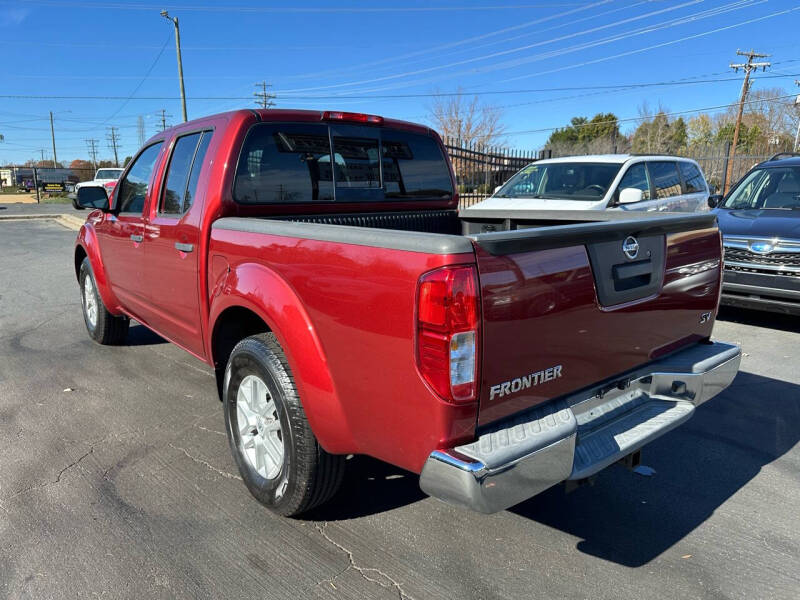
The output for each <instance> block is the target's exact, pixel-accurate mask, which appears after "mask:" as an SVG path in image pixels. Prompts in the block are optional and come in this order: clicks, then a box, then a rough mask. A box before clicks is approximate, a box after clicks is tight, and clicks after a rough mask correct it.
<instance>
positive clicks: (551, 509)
mask: <svg viewBox="0 0 800 600" xmlns="http://www.w3.org/2000/svg"><path fill="white" fill-rule="evenodd" d="M799 422H800V386H798V385H795V384H793V383H789V382H785V381H780V380H776V379H771V378H767V377H761V376H759V375H754V374H752V373H745V372H740V373H739V375H738V376H737V378H736V380H735V382H734V384H733V385H732V386H731V388H729V389H728V390H726V391H725V392H723V393H722V394H721V395H719V396H717V397H716V398H714V399H712V400H710V401H709V402H707V403H706V404H704V405H703V406H701V407H700V408H698V409H697V411H696V413H695V415H694V417H693V418H692V419H690V420H689V421H688V422H687V423H685V424H684V425H682V426H680V427H678V428H677V429H675V430H673V431H671V432H669V433H667V434H666V435H664V436H663V437H661V438H659V439H658V440H656V441H655V442H653V443H651V444H650V445H648V446H647V447H645V448H644V449H643V451H642V464H644V465H647V466H650V467H653V468H654V469H655V475H653V476H652V477H643V476H640V475H636V474H633V473H630V472H628V471H626V470H625V469H623V468H621V467H617V466H613V467H610V468H608V469H606V470H604V471H602V472H601V473H600V474H599V475H598V478H597V480H596V482H595V485H593V486H586V487H582V488H579V489H578V490H577V491H575V492H573V493H571V494H565V492H564V488H563V486H560V485H559V486H555V487H553V488H551V489H550V490H548V491H546V492H544V493H542V494H540V495H538V496H535V497H534V498H531V499H530V500H528V501H526V502H523V503H521V504H519V505H517V506H515V507H513V508H511V509H509V511H510V512H511V513H515V514H517V515H520V516H523V517H526V518H529V519H531V520H534V521H538V522H539V523H542V524H544V525H547V526H549V527H552V528H555V529H559V530H561V531H564V532H565V533H568V534H570V535H572V536H575V537H578V538H581V540H582V541H580V542H578V544H577V549H578V550H579V551H581V552H584V553H586V554H589V555H592V556H597V557H599V558H603V559H605V560H609V561H613V562H616V563H619V564H621V565H625V566H629V567H637V566H641V565H643V564H646V563H648V562H650V561H651V560H653V559H654V558H656V557H658V556H659V555H660V554H662V553H663V552H664V551H666V550H668V549H669V548H670V547H672V546H673V545H675V544H676V543H678V542H680V541H681V540H682V539H683V538H684V537H685V536H686V535H688V534H689V533H690V532H691V531H693V530H694V529H695V528H696V527H698V526H699V525H701V524H702V523H703V522H704V521H705V520H706V519H708V518H709V517H710V516H711V515H712V514H713V513H714V511H716V510H717V509H718V508H719V507H720V506H721V505H722V504H724V503H725V501H726V500H727V499H728V498H730V497H731V496H732V495H733V494H735V493H736V492H737V491H738V490H740V489H741V488H742V487H744V486H745V485H747V483H748V482H749V481H750V480H751V479H753V478H754V477H755V476H756V475H757V474H758V473H759V471H760V470H761V468H762V467H763V466H764V465H767V464H769V463H771V462H773V461H774V460H776V459H778V458H779V457H781V456H782V455H783V454H785V453H786V452H788V451H789V450H790V449H791V448H792V447H793V446H794V445H795V444H797V443H798V441H800V427H798V425H797V423H799ZM424 497H425V495H424V494H423V493H422V492H421V491H420V489H419V479H418V477H417V476H416V475H414V474H413V473H408V472H406V471H403V470H402V469H398V468H397V467H393V466H391V465H387V464H385V463H382V462H380V461H377V460H374V459H371V458H368V457H363V456H356V457H353V459H351V460H349V461H348V463H347V470H346V474H345V482H344V484H343V485H342V488H341V491H340V492H339V494H337V496H336V497H335V498H334V499H333V500H332V501H331V502H330V503H328V504H326V505H325V506H323V507H321V508H320V509H317V510H316V511H313V512H312V513H310V514H309V515H307V516H306V518H308V519H309V520H312V521H315V520H327V521H341V520H347V519H353V518H357V517H362V516H367V515H371V514H376V513H380V512H384V511H387V510H392V509H394V508H398V507H400V506H404V505H407V504H410V503H412V502H416V501H418V500H421V499H422V498H424ZM464 518H465V519H481V518H482V517H481V516H480V515H477V514H475V515H473V514H471V513H469V512H466V511H465V512H464Z"/></svg>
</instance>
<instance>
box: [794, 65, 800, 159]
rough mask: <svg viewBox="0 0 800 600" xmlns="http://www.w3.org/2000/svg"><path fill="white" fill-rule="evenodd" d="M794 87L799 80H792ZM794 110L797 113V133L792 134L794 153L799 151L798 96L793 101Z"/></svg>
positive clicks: (799, 99) (799, 98)
mask: <svg viewBox="0 0 800 600" xmlns="http://www.w3.org/2000/svg"><path fill="white" fill-rule="evenodd" d="M794 84H795V85H800V79H795V80H794ZM794 108H795V111H796V112H797V133H795V134H794V151H795V152H797V151H798V150H800V94H798V95H797V98H795V99H794Z"/></svg>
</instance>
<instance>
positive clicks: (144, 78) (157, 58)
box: [101, 33, 172, 166]
mask: <svg viewBox="0 0 800 600" xmlns="http://www.w3.org/2000/svg"><path fill="white" fill-rule="evenodd" d="M171 37H172V34H171V33H170V35H168V36H167V39H166V40H164V43H163V44H162V45H161V50H159V51H158V54H157V55H156V58H155V60H153V62H152V63H150V67H149V68H148V69H147V72H146V73H145V74H144V77H142V80H141V81H140V82H139V83H138V84H137V85H136V87H135V88H133V91H132V92H131V93H130V94H128V97H127V98H125V101H124V102H123V103H122V104H121V105H120V107H119V108H118V109H117V110H115V111H114V113H113V114H112V115H111V116H110V117H108V118H107V119H106V120H105V121H103V122H102V123H101V125H105V124H106V123H108V122H109V121H110V120H111V119H113V118H114V117H116V116H117V115H118V114H119V111H121V110H122V109H123V108H125V106H126V105H127V104H128V102H130V101H131V100H132V99H133V96H134V95H135V94H136V92H138V91H139V88H141V87H142V84H144V82H145V81H147V78H148V77H150V73H152V72H153V69H154V68H155V66H156V64H157V63H158V60H159V59H160V58H161V55H162V54H164V49H165V48H166V47H167V44H168V43H169V40H170V38H171ZM117 166H119V165H117Z"/></svg>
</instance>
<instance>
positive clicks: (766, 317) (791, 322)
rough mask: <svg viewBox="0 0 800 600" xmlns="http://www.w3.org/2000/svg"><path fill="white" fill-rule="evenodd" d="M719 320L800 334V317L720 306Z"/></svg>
mask: <svg viewBox="0 0 800 600" xmlns="http://www.w3.org/2000/svg"><path fill="white" fill-rule="evenodd" d="M717 319H720V320H722V321H733V322H734V323H742V324H744V325H753V326H755V327H764V328H766V329H779V330H781V331H792V332H794V333H800V317H796V316H793V315H784V314H781V313H773V312H767V311H763V310H753V309H749V308H737V307H734V306H720V307H719V314H718V315H717Z"/></svg>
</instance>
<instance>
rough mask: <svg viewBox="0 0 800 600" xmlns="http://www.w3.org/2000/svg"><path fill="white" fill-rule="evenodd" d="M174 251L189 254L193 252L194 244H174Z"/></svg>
mask: <svg viewBox="0 0 800 600" xmlns="http://www.w3.org/2000/svg"><path fill="white" fill-rule="evenodd" d="M175 250H180V251H181V252H191V251H192V250H194V244H183V243H181V242H175Z"/></svg>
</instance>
